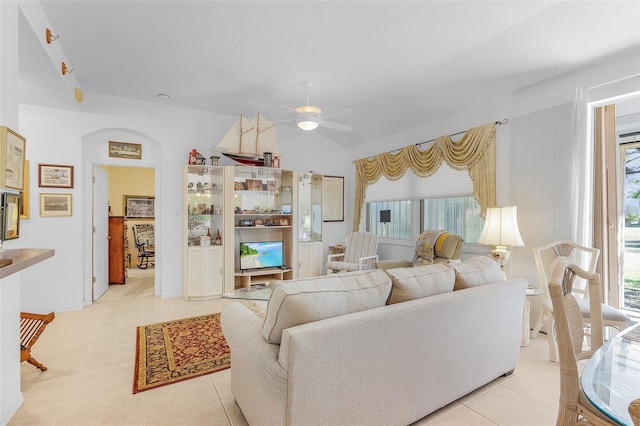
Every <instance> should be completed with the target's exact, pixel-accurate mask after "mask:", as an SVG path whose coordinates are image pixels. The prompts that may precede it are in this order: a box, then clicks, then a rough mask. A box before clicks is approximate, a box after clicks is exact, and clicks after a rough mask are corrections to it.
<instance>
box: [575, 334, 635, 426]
mask: <svg viewBox="0 0 640 426" xmlns="http://www.w3.org/2000/svg"><path fill="white" fill-rule="evenodd" d="M580 382H581V385H582V391H583V392H584V394H585V395H586V397H587V398H588V399H589V401H591V403H592V404H593V405H594V406H595V407H596V408H597V409H598V410H600V411H601V412H602V413H603V414H604V415H606V416H607V417H609V418H610V419H611V420H613V421H614V422H616V423H618V424H621V425H629V426H633V421H632V420H631V415H630V414H629V411H628V410H629V403H630V402H631V401H633V400H634V399H638V398H640V323H639V324H635V325H633V326H631V327H629V328H626V329H625V330H623V331H621V332H620V333H618V335H616V336H615V337H613V338H611V340H609V341H608V342H606V343H605V344H604V345H602V346H601V347H600V348H599V349H598V350H597V351H596V353H595V354H593V356H592V357H591V359H589V361H588V362H587V365H586V366H585V368H584V371H583V372H582V376H581V378H580Z"/></svg>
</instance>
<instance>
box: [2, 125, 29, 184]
mask: <svg viewBox="0 0 640 426" xmlns="http://www.w3.org/2000/svg"><path fill="white" fill-rule="evenodd" d="M26 145H27V140H26V138H24V137H23V136H20V135H19V134H18V133H16V132H14V131H13V130H11V129H10V128H8V127H6V126H0V171H1V172H0V187H4V188H11V189H17V190H18V191H22V190H23V188H24V162H25V160H26V157H25V149H26Z"/></svg>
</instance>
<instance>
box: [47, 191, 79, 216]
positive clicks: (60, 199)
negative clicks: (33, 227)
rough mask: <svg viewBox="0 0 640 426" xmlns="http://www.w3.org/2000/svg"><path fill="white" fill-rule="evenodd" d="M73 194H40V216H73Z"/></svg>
mask: <svg viewBox="0 0 640 426" xmlns="http://www.w3.org/2000/svg"><path fill="white" fill-rule="evenodd" d="M71 206H72V204H71V194H58V193H55V194H53V193H45V192H41V193H40V216H71V214H72V212H71Z"/></svg>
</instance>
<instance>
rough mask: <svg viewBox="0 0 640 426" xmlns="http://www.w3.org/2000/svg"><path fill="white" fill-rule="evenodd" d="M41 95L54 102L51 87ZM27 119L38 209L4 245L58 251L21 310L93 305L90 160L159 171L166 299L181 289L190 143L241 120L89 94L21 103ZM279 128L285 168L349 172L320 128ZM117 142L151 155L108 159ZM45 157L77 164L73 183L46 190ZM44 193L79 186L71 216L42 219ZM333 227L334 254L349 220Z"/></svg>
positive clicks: (208, 143) (205, 147)
mask: <svg viewBox="0 0 640 426" xmlns="http://www.w3.org/2000/svg"><path fill="white" fill-rule="evenodd" d="M42 98H43V99H46V100H47V102H50V98H49V94H42ZM29 99H30V102H34V103H35V102H36V101H37V99H38V97H37V96H34V94H33V93H32V92H30V93H29ZM19 120H20V133H21V134H22V135H23V136H25V137H26V138H27V159H28V160H29V161H30V165H31V168H30V173H29V179H30V182H33V183H32V184H31V188H30V194H29V195H30V197H29V198H30V203H31V216H30V218H29V219H26V220H23V221H22V222H21V237H20V238H19V239H17V240H13V241H8V242H7V244H6V246H7V248H18V247H46V248H53V249H55V250H56V256H55V257H54V258H52V259H49V260H47V261H46V262H43V263H42V264H40V265H37V266H36V267H34V268H32V269H31V270H29V271H26V272H25V273H24V276H23V288H22V303H21V304H22V306H21V308H22V309H24V310H30V311H36V312H38V311H50V310H56V311H62V310H74V309H80V308H82V307H83V305H85V304H88V303H90V298H91V295H90V289H91V287H90V280H91V269H90V265H91V263H90V250H91V233H90V230H91V222H90V220H91V214H90V212H91V211H90V206H91V198H90V197H91V189H90V182H91V164H110V165H121V166H140V167H155V168H156V245H157V247H158V249H157V253H156V279H157V285H158V286H159V295H160V296H162V297H173V296H179V295H181V294H182V288H183V283H182V277H183V273H182V267H183V265H182V259H183V256H182V249H183V247H182V246H181V244H175V243H174V242H175V241H182V224H183V219H182V215H183V206H182V205H181V203H180V200H181V198H182V173H183V168H184V166H185V165H186V163H187V155H188V153H189V151H190V150H191V149H192V148H196V149H197V150H198V151H200V152H201V153H203V155H205V156H207V157H208V154H209V150H210V149H213V148H214V147H215V145H216V144H217V142H218V140H219V139H220V138H221V137H222V136H223V135H224V133H225V132H226V131H227V130H228V128H229V127H230V126H231V125H232V124H233V122H234V120H235V118H234V117H226V116H220V115H216V114H210V113H205V112H201V111H195V110H188V109H184V108H176V107H171V106H167V105H161V104H155V103H146V102H138V101H132V100H128V99H122V98H115V97H110V96H100V95H94V94H88V93H85V102H84V104H82V105H81V106H80V107H76V108H74V109H60V108H51V107H41V106H35V105H27V104H21V105H20V111H19ZM277 133H278V145H279V148H280V151H281V153H283V155H282V167H283V168H289V169H295V170H302V171H305V170H314V171H317V172H320V173H324V174H332V175H344V174H346V173H347V171H348V168H349V166H350V163H349V160H348V159H347V158H348V155H347V152H346V150H345V149H344V148H341V147H340V146H338V145H337V144H335V143H334V142H332V141H330V140H328V139H327V138H325V137H323V136H322V135H321V134H320V133H317V132H316V133H313V134H304V135H301V134H299V133H298V131H297V130H296V129H294V128H288V127H282V128H280V127H279V128H278V131H277ZM109 140H119V141H125V142H133V143H141V144H142V155H143V159H142V160H121V159H111V158H109V157H108V150H107V144H108V141H109ZM38 163H49V164H67V165H73V166H74V167H75V179H74V180H75V184H74V188H73V189H70V190H53V189H46V190H44V189H41V188H38V187H37V164H38ZM40 192H65V193H71V194H72V196H73V216H71V217H57V218H51V217H40V216H39V213H38V209H39V193H40ZM347 197H348V195H347ZM347 200H348V198H347ZM325 225H326V226H325V227H324V230H325V233H326V234H325V236H326V239H325V252H326V250H327V249H326V246H328V245H329V244H332V243H335V242H336V241H341V240H342V239H343V238H344V235H346V232H347V231H346V230H347V229H350V222H347V221H345V222H343V223H337V224H325Z"/></svg>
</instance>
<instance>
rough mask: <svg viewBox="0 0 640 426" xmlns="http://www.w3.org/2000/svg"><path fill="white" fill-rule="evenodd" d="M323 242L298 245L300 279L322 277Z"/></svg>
mask: <svg viewBox="0 0 640 426" xmlns="http://www.w3.org/2000/svg"><path fill="white" fill-rule="evenodd" d="M322 260H323V259H322V241H310V242H300V243H298V267H299V269H298V277H299V278H308V277H317V276H320V275H322Z"/></svg>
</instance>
